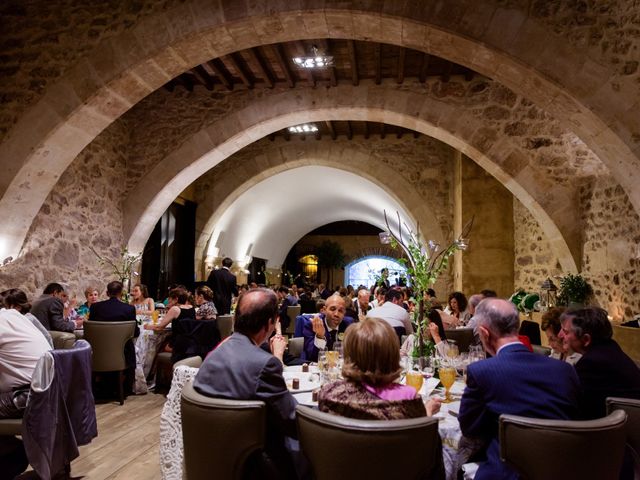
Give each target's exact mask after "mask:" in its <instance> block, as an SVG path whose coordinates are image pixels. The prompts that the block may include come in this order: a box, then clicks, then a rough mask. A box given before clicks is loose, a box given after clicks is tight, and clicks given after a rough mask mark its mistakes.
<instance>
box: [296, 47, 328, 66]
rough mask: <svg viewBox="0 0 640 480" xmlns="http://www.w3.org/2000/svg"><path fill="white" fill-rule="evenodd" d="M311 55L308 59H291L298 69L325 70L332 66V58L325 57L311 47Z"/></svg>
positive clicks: (315, 48)
mask: <svg viewBox="0 0 640 480" xmlns="http://www.w3.org/2000/svg"><path fill="white" fill-rule="evenodd" d="M311 50H312V51H313V55H311V56H308V57H293V63H294V64H295V65H296V67H298V68H327V67H331V66H332V65H333V56H331V55H325V54H324V53H322V52H320V50H318V47H316V46H315V45H313V46H312V47H311Z"/></svg>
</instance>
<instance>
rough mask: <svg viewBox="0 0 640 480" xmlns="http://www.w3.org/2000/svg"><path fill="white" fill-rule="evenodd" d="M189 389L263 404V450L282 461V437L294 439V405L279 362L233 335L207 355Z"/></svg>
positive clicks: (239, 334)
mask: <svg viewBox="0 0 640 480" xmlns="http://www.w3.org/2000/svg"><path fill="white" fill-rule="evenodd" d="M193 387H194V388H195V389H196V391H198V392H200V393H201V394H202V395H207V396H209V397H218V398H228V399H233V400H261V401H263V402H265V404H266V405H267V441H266V451H267V453H269V454H270V456H272V457H274V460H276V459H283V458H284V459H285V460H284V461H285V462H287V463H290V459H288V455H287V454H286V453H285V448H284V437H285V436H287V437H292V438H296V437H297V432H296V423H295V416H296V405H297V403H298V402H296V400H295V398H293V396H292V395H291V393H289V390H288V389H287V385H286V384H285V381H284V378H283V377H282V364H281V363H280V360H278V359H277V358H276V357H274V356H273V355H271V353H268V352H265V351H264V350H263V349H261V348H260V347H258V346H256V345H254V344H253V342H252V341H251V340H250V339H249V338H248V337H246V336H245V335H243V334H241V333H239V332H235V333H234V334H233V335H231V336H230V337H228V338H227V339H226V340H225V341H223V342H222V343H221V344H220V345H219V346H218V348H216V349H215V350H214V351H213V352H211V353H210V354H209V355H208V356H207V358H206V359H205V361H204V363H203V364H202V366H201V367H200V370H199V371H198V374H197V375H196V377H195V379H194V382H193Z"/></svg>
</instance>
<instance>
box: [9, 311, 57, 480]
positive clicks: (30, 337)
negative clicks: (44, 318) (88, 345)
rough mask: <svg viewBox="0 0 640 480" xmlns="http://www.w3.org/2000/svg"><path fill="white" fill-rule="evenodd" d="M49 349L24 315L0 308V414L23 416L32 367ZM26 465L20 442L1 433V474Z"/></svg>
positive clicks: (42, 336) (18, 469)
mask: <svg viewBox="0 0 640 480" xmlns="http://www.w3.org/2000/svg"><path fill="white" fill-rule="evenodd" d="M49 350H51V346H50V345H49V343H48V342H47V340H46V338H45V337H44V335H43V334H42V333H41V332H40V331H39V330H38V329H37V328H36V326H35V325H33V323H31V322H30V321H29V320H28V319H27V318H26V317H25V316H24V315H22V314H20V313H19V312H18V311H17V310H6V309H4V308H3V309H1V310H0V418H20V417H22V414H23V411H24V408H25V406H26V400H27V396H28V392H29V384H30V383H31V376H32V375H33V371H34V369H35V367H36V364H37V363H38V360H39V359H40V357H41V356H42V355H44V354H45V353H46V352H48V351H49ZM27 465H28V462H27V460H26V456H25V453H24V449H23V447H22V442H21V441H20V440H18V439H16V438H14V437H12V436H9V437H0V467H1V468H2V473H1V474H0V476H2V477H3V478H13V477H14V476H16V475H18V474H20V473H22V472H23V471H24V470H25V469H26V468H27ZM5 475H6V477H5Z"/></svg>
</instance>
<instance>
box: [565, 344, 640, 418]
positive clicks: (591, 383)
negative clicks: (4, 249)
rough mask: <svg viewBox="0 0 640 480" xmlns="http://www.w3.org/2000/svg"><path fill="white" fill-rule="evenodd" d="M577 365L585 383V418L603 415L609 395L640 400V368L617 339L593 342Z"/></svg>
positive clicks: (582, 406)
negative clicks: (623, 349)
mask: <svg viewBox="0 0 640 480" xmlns="http://www.w3.org/2000/svg"><path fill="white" fill-rule="evenodd" d="M575 368H576V373H577V374H578V378H579V379H580V384H581V386H582V392H581V395H580V416H581V417H582V418H585V419H593V418H600V417H604V416H605V415H606V406H605V399H606V398H607V397H623V398H636V399H640V370H639V369H638V367H637V366H636V364H635V363H634V362H633V360H631V358H629V357H628V356H627V355H626V354H625V353H624V352H623V351H622V349H621V348H620V346H619V345H618V344H617V343H616V341H615V340H606V341H604V342H600V343H595V344H593V345H590V346H589V348H588V349H587V351H586V352H585V353H584V355H582V358H581V359H580V360H578V363H576V365H575Z"/></svg>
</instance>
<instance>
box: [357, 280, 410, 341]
mask: <svg viewBox="0 0 640 480" xmlns="http://www.w3.org/2000/svg"><path fill="white" fill-rule="evenodd" d="M402 301H403V295H402V292H401V291H400V290H396V289H391V290H389V291H387V293H385V295H384V303H383V304H382V305H381V306H379V307H376V308H374V309H373V310H369V312H368V313H367V318H379V319H381V320H384V321H385V322H387V323H388V324H389V325H391V326H392V327H393V329H394V330H396V333H398V330H397V329H402V328H404V333H401V334H402V335H411V334H412V333H413V326H412V325H411V320H410V319H409V312H407V311H406V310H405V309H404V308H403V307H402Z"/></svg>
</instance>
